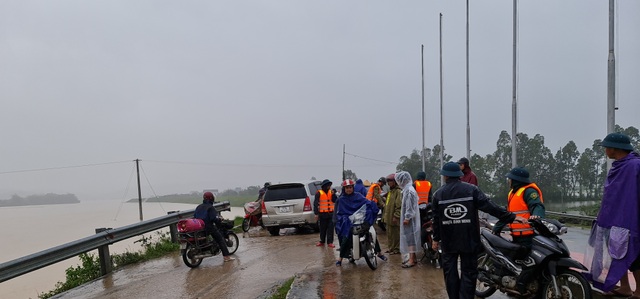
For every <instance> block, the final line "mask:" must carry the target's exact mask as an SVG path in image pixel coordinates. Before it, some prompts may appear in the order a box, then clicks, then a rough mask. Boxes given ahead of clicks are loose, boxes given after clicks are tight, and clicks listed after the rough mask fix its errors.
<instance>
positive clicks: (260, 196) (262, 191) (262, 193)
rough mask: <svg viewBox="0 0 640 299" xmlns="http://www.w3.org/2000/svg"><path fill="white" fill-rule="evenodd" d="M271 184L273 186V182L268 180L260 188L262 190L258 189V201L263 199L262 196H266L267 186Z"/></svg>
mask: <svg viewBox="0 0 640 299" xmlns="http://www.w3.org/2000/svg"><path fill="white" fill-rule="evenodd" d="M269 186H271V183H269V182H266V183H264V187H262V188H260V190H258V199H257V200H256V201H261V200H262V198H263V197H264V194H265V193H266V192H267V188H269Z"/></svg>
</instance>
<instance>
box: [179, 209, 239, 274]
mask: <svg viewBox="0 0 640 299" xmlns="http://www.w3.org/2000/svg"><path fill="white" fill-rule="evenodd" d="M221 226H222V227H221V228H220V227H219V228H218V230H220V233H221V234H222V236H223V237H224V240H225V243H226V244H227V247H228V249H229V253H230V254H233V253H235V252H236V250H238V244H239V242H238V241H239V240H238V236H237V235H236V234H235V233H234V232H233V231H231V229H233V220H222V225H221ZM177 228H178V236H179V241H180V254H181V255H182V260H183V261H184V263H185V265H187V266H189V267H190V268H196V267H198V266H200V264H201V263H202V260H203V259H204V258H206V257H211V256H215V255H218V254H219V253H220V248H219V247H218V243H216V241H215V240H214V239H213V237H211V236H210V235H209V234H208V233H207V232H206V230H205V228H204V221H202V220H201V219H195V218H193V219H183V220H180V221H178V224H177Z"/></svg>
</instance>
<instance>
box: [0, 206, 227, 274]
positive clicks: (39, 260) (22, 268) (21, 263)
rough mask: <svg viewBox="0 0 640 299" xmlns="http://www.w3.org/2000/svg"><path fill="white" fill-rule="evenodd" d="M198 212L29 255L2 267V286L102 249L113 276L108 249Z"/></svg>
mask: <svg viewBox="0 0 640 299" xmlns="http://www.w3.org/2000/svg"><path fill="white" fill-rule="evenodd" d="M214 206H215V207H216V210H218V211H225V210H229V209H230V204H229V202H228V201H224V202H220V203H215V204H214ZM194 211H195V209H191V210H187V211H178V212H169V214H168V215H166V216H162V217H158V218H154V219H150V220H146V221H142V222H139V223H134V224H131V225H127V226H123V227H120V228H115V229H111V228H107V229H104V228H102V229H96V234H95V235H93V236H89V237H86V238H82V239H79V240H76V241H72V242H69V243H66V244H62V245H59V246H56V247H53V248H49V249H46V250H43V251H40V252H37V253H34V254H30V255H27V256H24V257H21V258H17V259H15V260H11V261H8V262H5V263H2V264H0V282H3V281H7V280H9V279H12V278H15V277H18V276H20V275H23V274H27V273H29V272H31V271H34V270H38V269H40V268H43V267H46V266H49V265H51V264H55V263H57V262H60V261H63V260H66V259H68V258H71V257H74V256H77V255H79V254H81V253H86V252H89V251H91V250H95V249H99V250H100V253H99V258H100V265H101V270H102V274H103V275H105V274H107V273H109V272H111V257H110V256H109V250H108V246H109V245H111V244H113V243H116V242H119V241H122V240H126V239H129V238H132V237H135V236H139V235H142V234H144V233H148V232H151V231H155V230H158V229H161V228H165V227H173V228H172V229H171V230H172V231H174V230H175V224H176V223H178V221H180V220H181V219H186V218H191V217H192V215H193V212H194Z"/></svg>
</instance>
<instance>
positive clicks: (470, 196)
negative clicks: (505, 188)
mask: <svg viewBox="0 0 640 299" xmlns="http://www.w3.org/2000/svg"><path fill="white" fill-rule="evenodd" d="M440 174H441V175H442V177H443V179H444V181H445V182H446V183H445V185H444V186H442V187H440V188H438V190H436V192H435V193H434V194H433V201H432V203H431V204H432V205H433V242H432V243H431V248H433V249H434V250H438V248H440V249H442V255H441V258H442V273H443V274H444V281H445V286H446V289H447V294H448V295H449V298H473V297H474V293H475V288H476V279H477V278H478V253H479V252H480V251H481V250H482V244H481V243H480V234H479V233H478V231H480V223H479V219H478V210H482V211H484V212H487V213H489V214H491V215H492V216H494V217H496V218H498V219H499V220H501V221H504V222H506V223H508V222H513V221H518V222H521V223H527V219H525V218H523V217H521V216H517V215H516V214H514V213H511V212H509V211H507V210H506V209H504V208H502V207H499V206H498V205H496V204H495V203H493V202H492V201H491V200H490V199H489V198H488V197H487V196H486V195H485V194H484V193H483V192H482V191H480V189H478V187H477V186H474V185H471V184H468V183H464V182H462V181H460V177H461V176H462V175H463V174H462V171H461V170H460V166H458V164H457V163H455V162H447V163H446V164H444V165H443V166H442V169H441V170H440ZM458 259H460V270H461V272H462V273H459V272H458Z"/></svg>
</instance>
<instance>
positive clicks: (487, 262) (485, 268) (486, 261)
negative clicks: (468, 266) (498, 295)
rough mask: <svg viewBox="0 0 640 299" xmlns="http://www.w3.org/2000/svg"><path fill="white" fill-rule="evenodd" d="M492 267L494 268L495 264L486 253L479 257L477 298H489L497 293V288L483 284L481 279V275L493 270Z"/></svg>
mask: <svg viewBox="0 0 640 299" xmlns="http://www.w3.org/2000/svg"><path fill="white" fill-rule="evenodd" d="M491 267H493V264H492V262H491V259H490V258H489V257H488V256H487V254H486V253H483V254H481V255H480V256H478V279H476V291H475V293H476V297H479V298H487V297H489V296H491V295H493V293H495V292H496V287H495V286H493V284H488V283H486V282H483V281H482V279H481V275H484V273H485V272H489V269H491Z"/></svg>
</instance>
